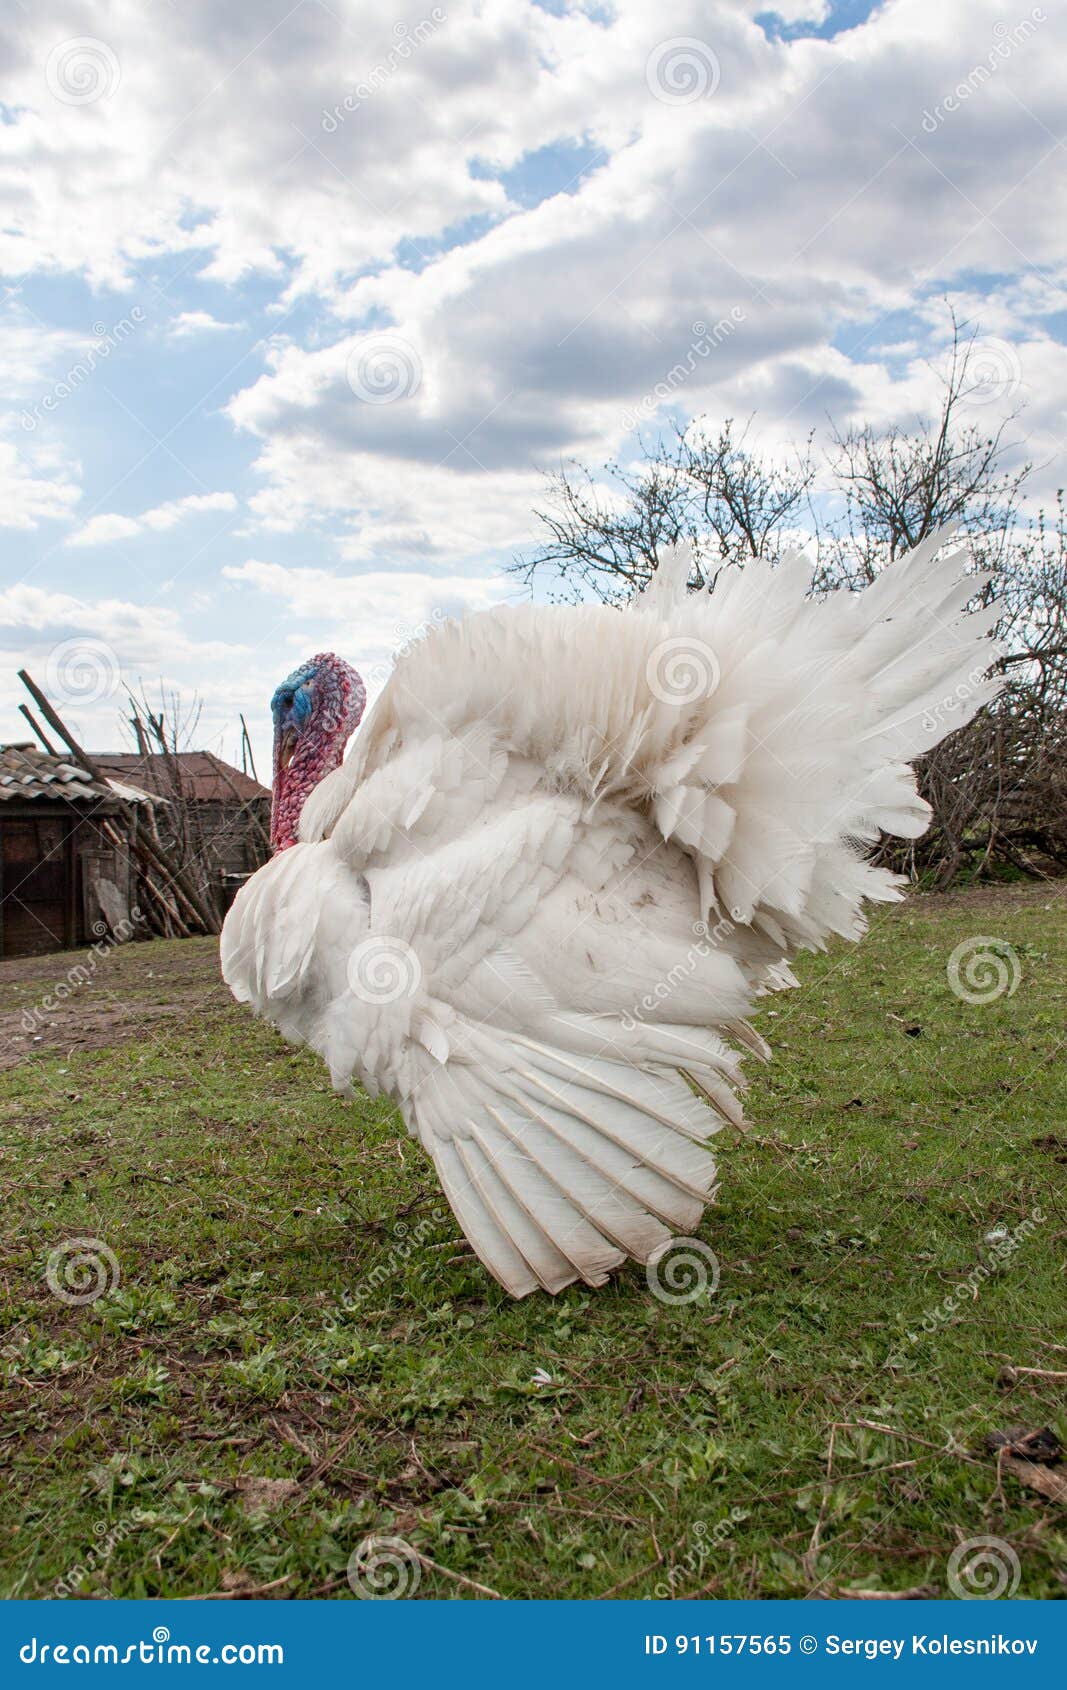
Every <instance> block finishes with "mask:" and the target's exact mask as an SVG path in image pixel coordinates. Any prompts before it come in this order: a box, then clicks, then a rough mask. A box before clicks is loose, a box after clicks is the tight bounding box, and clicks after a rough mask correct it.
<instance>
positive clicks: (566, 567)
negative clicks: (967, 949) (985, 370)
mask: <svg viewBox="0 0 1067 1690" xmlns="http://www.w3.org/2000/svg"><path fill="white" fill-rule="evenodd" d="M951 325H952V330H951V340H950V344H949V351H948V357H947V360H946V364H945V368H944V370H943V372H942V392H941V399H940V404H939V407H938V412H937V415H936V417H935V418H933V420H932V421H929V422H927V423H920V424H919V425H918V426H916V427H915V428H914V429H911V430H907V429H902V428H899V427H891V428H888V429H883V430H877V429H875V428H873V427H871V426H863V427H857V426H852V427H849V428H847V429H845V430H844V431H842V430H840V429H838V428H837V427H835V426H834V425H833V424H832V423H831V429H830V438H829V444H828V447H827V450H826V453H825V455H824V459H823V467H824V470H825V482H824V485H825V486H826V488H827V491H826V492H823V493H821V494H819V495H816V493H815V478H816V467H815V460H814V448H813V442H812V438H811V437H810V436H809V437H808V439H807V440H806V441H805V443H804V445H803V447H802V448H801V449H800V450H799V451H796V452H795V453H794V454H793V455H792V457H791V458H790V459H789V460H788V461H787V462H784V463H783V462H780V461H777V460H775V459H774V458H773V457H772V456H771V455H770V454H768V453H765V452H763V451H761V450H760V449H759V447H758V446H756V445H754V444H753V443H752V441H751V439H750V427H749V426H747V425H746V426H745V427H744V428H742V429H740V430H738V429H736V428H735V425H734V423H733V421H732V420H730V419H727V421H725V422H724V423H723V424H722V425H721V427H719V428H718V429H717V430H709V428H708V427H707V425H706V424H705V423H703V422H698V423H696V424H694V425H692V426H691V427H690V428H689V429H686V430H681V429H677V428H676V429H675V432H674V435H673V437H671V438H668V439H666V440H664V439H663V438H660V439H659V440H657V442H656V443H655V445H654V446H652V447H651V448H648V447H646V448H645V461H644V462H643V463H642V464H641V465H640V467H639V468H637V469H623V468H620V466H619V465H617V464H612V465H608V466H607V469H608V474H609V477H610V479H609V481H608V483H607V484H606V486H605V485H604V484H601V483H599V482H598V481H597V480H595V479H594V477H593V476H592V475H591V474H590V473H589V472H588V471H587V470H586V469H584V468H582V466H580V465H577V464H571V465H565V466H563V467H561V469H560V470H559V472H558V473H557V474H556V475H555V476H553V477H552V478H551V480H550V499H549V502H548V504H547V505H546V507H545V508H544V509H542V510H540V511H538V512H537V513H536V514H537V515H538V517H539V518H540V520H541V521H542V522H543V524H544V525H545V527H546V529H547V530H548V540H547V542H546V543H544V544H543V545H542V546H541V547H539V548H538V549H537V550H535V551H534V552H533V553H532V554H531V555H530V556H528V557H526V558H525V559H522V560H521V561H519V562H518V563H516V565H515V568H516V570H517V571H518V572H520V573H521V574H523V575H524V576H525V578H526V579H527V580H528V581H531V582H532V581H534V580H541V579H543V578H544V577H545V576H546V575H548V576H549V578H550V581H551V588H552V591H553V593H554V595H555V596H558V597H561V598H565V599H571V600H574V599H581V598H584V597H587V596H589V595H590V594H592V595H593V596H595V597H597V598H599V599H601V600H603V601H605V602H607V603H611V604H619V603H622V602H624V601H625V600H626V599H628V598H629V597H630V596H631V594H632V593H633V592H634V591H635V590H637V589H638V588H640V587H641V586H643V585H644V584H645V582H646V581H647V580H648V579H649V577H650V576H651V574H652V573H653V571H654V570H655V568H656V566H657V563H658V559H659V554H660V551H661V550H662V548H663V546H664V545H666V544H669V543H671V542H672V541H675V540H677V539H680V538H687V539H690V540H691V541H692V542H693V545H694V549H695V552H696V555H697V558H698V560H699V564H700V570H701V573H702V574H703V576H704V577H705V578H711V577H712V576H713V575H714V574H715V573H716V572H717V571H718V569H720V568H722V567H724V566H738V567H743V566H744V564H745V563H746V562H747V561H749V560H750V559H752V558H769V559H770V560H771V561H772V562H773V561H775V560H776V559H777V558H778V556H779V555H780V554H781V553H782V551H784V550H785V549H786V548H787V547H788V545H789V544H790V543H791V542H794V543H795V541H796V540H797V539H798V538H799V537H803V538H804V539H806V540H807V541H808V542H809V543H810V544H812V545H813V547H814V550H815V556H816V569H815V578H814V582H813V591H815V592H816V593H821V592H824V591H827V590H830V589H833V588H836V587H845V588H851V589H856V588H860V587H863V586H865V585H866V584H867V583H869V582H870V581H871V580H873V579H874V578H875V576H876V575H877V574H878V573H879V572H880V570H881V569H882V568H884V567H885V565H886V564H887V563H888V562H890V561H891V559H892V558H894V557H895V556H896V555H897V554H898V553H899V552H901V551H906V550H908V549H910V548H911V547H912V546H915V545H917V544H919V543H920V542H921V541H922V540H924V539H925V538H926V537H927V536H928V535H930V534H932V533H933V532H935V531H936V530H937V529H939V528H942V527H945V526H949V525H952V526H955V527H956V528H957V529H958V530H959V531H960V532H962V534H963V535H964V536H966V538H967V540H968V543H969V545H970V548H971V550H972V553H973V554H974V557H975V562H976V567H977V568H979V569H981V570H983V571H987V572H988V573H989V575H990V576H991V580H990V581H989V582H988V583H987V584H985V585H981V584H980V583H977V582H976V592H980V593H981V596H982V598H983V599H985V600H986V601H992V600H993V599H996V600H997V602H998V603H999V605H1000V606H1001V616H1000V619H999V622H998V625H997V628H996V630H995V632H996V637H997V649H998V651H999V653H1000V655H999V657H998V659H997V662H998V664H999V667H1000V668H1001V670H1002V672H1003V675H1004V678H1005V687H1004V691H1003V693H1002V694H1001V696H1000V698H999V699H998V700H997V701H996V702H995V704H994V705H993V706H992V707H991V708H990V709H988V710H984V711H982V712H981V714H980V715H979V716H978V717H977V718H976V719H975V720H974V721H973V722H972V723H971V724H970V725H969V726H968V727H967V728H965V729H963V730H961V731H960V732H959V733H956V734H953V735H951V736H950V737H949V738H948V739H947V740H944V741H943V742H942V743H941V745H939V746H938V747H937V748H936V750H935V751H934V752H932V753H931V754H930V755H929V756H928V757H926V758H924V759H922V760H921V762H920V764H919V778H920V787H921V790H922V791H923V794H924V796H925V797H926V798H927V800H928V801H929V802H930V804H931V805H932V807H933V811H934V819H933V825H932V826H931V828H930V831H929V832H928V834H927V835H926V836H925V837H924V839H922V840H920V841H918V842H917V843H916V844H915V845H914V846H908V847H902V846H899V845H897V844H896V843H894V842H892V841H887V842H886V844H885V846H884V848H883V853H882V854H883V858H884V860H886V861H888V862H891V863H892V864H893V865H894V866H895V867H899V868H904V869H906V870H909V871H910V872H911V873H913V874H914V875H920V874H921V875H925V876H927V877H928V878H930V879H932V880H934V881H935V882H936V883H938V884H947V883H948V882H949V881H951V880H952V879H954V878H955V877H957V876H959V875H961V874H973V873H979V872H987V871H990V870H991V869H994V868H998V867H999V868H1010V869H1013V870H1015V871H1018V870H1024V871H1026V872H1029V873H1035V872H1036V873H1040V872H1044V871H1045V869H1046V868H1048V867H1050V866H1052V867H1055V868H1057V869H1062V868H1063V867H1065V866H1067V511H1065V507H1064V501H1063V496H1062V494H1061V495H1060V496H1059V497H1058V499H1057V505H1056V510H1055V512H1054V513H1052V514H1051V515H1047V514H1046V513H1044V512H1042V513H1040V514H1039V515H1038V516H1037V517H1036V519H1032V520H1025V519H1024V517H1023V515H1022V509H1023V501H1024V495H1025V493H1026V489H1027V486H1028V481H1029V478H1030V475H1031V473H1032V467H1031V465H1030V464H1028V463H1024V464H1021V465H1019V464H1016V463H1013V462H1012V459H1013V456H1014V451H1013V447H1012V443H1011V442H1010V441H1009V439H1008V435H1009V432H1010V430H1011V427H1012V424H1013V422H1014V417H1008V418H1007V419H1006V420H1005V422H1003V423H1002V424H1000V425H999V426H997V427H995V428H993V429H991V430H982V429H980V428H979V427H978V426H977V425H976V424H975V422H974V421H973V420H972V418H973V409H972V407H971V405H970V402H971V401H972V400H973V399H974V397H975V396H976V392H977V390H978V387H979V379H978V376H977V375H976V373H975V347H976V340H977V331H975V330H971V329H968V328H967V326H966V325H962V326H961V325H960V324H959V323H958V321H957V320H956V318H955V316H954V315H953V316H952V318H951Z"/></svg>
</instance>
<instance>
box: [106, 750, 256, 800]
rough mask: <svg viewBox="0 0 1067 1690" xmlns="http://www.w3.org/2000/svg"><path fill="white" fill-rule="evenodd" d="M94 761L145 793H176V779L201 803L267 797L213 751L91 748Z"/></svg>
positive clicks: (166, 795) (248, 777) (185, 793)
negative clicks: (141, 788)
mask: <svg viewBox="0 0 1067 1690" xmlns="http://www.w3.org/2000/svg"><path fill="white" fill-rule="evenodd" d="M93 762H94V763H96V764H97V765H98V767H100V768H101V769H103V770H104V772H105V774H107V775H110V776H112V777H113V778H115V779H118V780H132V781H135V782H136V783H137V785H138V786H141V787H143V788H144V789H145V790H146V791H147V792H154V793H158V794H159V795H160V796H161V797H164V798H173V797H175V796H176V790H175V787H176V778H177V785H178V790H180V792H181V793H182V795H183V796H185V797H186V798H192V799H195V800H198V801H199V802H202V803H219V804H234V803H238V804H247V803H248V802H249V801H250V800H251V799H253V798H266V799H269V798H270V788H269V787H267V786H261V785H260V783H259V781H258V780H253V779H252V777H251V775H246V774H242V772H241V770H240V769H235V768H234V766H233V764H232V763H226V762H224V761H223V759H222V758H221V757H216V756H215V753H214V752H213V751H179V752H176V753H172V754H169V755H167V756H166V757H164V756H163V754H162V752H158V751H153V752H150V753H149V754H148V755H147V756H142V755H141V754H140V753H139V752H131V751H94V752H93ZM175 765H176V766H177V767H176V769H175Z"/></svg>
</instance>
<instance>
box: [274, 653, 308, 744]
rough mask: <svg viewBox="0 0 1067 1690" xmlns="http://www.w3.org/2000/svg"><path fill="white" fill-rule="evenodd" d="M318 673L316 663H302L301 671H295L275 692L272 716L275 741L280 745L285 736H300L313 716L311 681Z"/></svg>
mask: <svg viewBox="0 0 1067 1690" xmlns="http://www.w3.org/2000/svg"><path fill="white" fill-rule="evenodd" d="M316 672H317V666H316V665H315V664H314V663H302V664H301V665H300V668H299V669H294V670H293V672H292V674H291V675H290V676H289V677H288V679H287V680H284V681H283V682H282V684H281V686H280V687H278V688H277V690H276V691H275V694H274V697H273V698H272V699H271V701H270V709H271V715H272V716H273V718H274V735H275V741H276V742H277V743H280V742H281V740H282V738H283V736H286V735H287V734H289V733H291V734H293V735H296V734H299V732H300V730H301V728H302V727H303V726H304V723H305V722H306V721H307V719H308V717H309V716H310V715H311V704H312V700H311V685H310V683H311V681H312V680H313V679H314V677H315V674H316Z"/></svg>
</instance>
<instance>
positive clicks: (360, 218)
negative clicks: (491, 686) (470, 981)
mask: <svg viewBox="0 0 1067 1690" xmlns="http://www.w3.org/2000/svg"><path fill="white" fill-rule="evenodd" d="M4 28H5V32H6V34H5V39H4V60H5V78H4V88H5V96H4V104H3V106H2V107H0V117H2V122H0V194H2V196H3V198H4V201H5V206H4V216H3V219H2V220H0V272H2V292H0V338H2V346H3V352H4V355H5V356H4V368H5V370H6V372H7V375H8V381H7V383H6V389H7V391H6V393H5V395H4V402H3V405H2V407H0V525H2V526H3V527H4V529H5V533H4V546H3V553H2V557H3V563H2V570H0V651H2V656H3V667H2V672H0V734H2V735H3V737H5V738H13V737H14V738H20V737H23V735H24V731H25V730H24V725H23V724H22V721H21V718H20V717H19V716H18V715H17V713H16V705H17V702H18V699H19V697H20V696H21V693H20V689H19V687H18V685H17V682H16V681H15V678H14V674H15V670H16V669H17V668H18V666H19V664H20V663H27V664H28V665H29V667H30V668H31V670H33V672H34V673H35V674H36V675H37V676H38V678H39V679H41V680H45V679H46V678H47V680H48V682H49V685H50V686H51V688H52V690H53V691H54V692H55V694H56V697H57V700H58V701H59V702H60V704H61V706H62V708H63V710H64V711H65V713H66V714H67V715H68V716H69V718H70V720H71V722H72V723H73V724H75V725H77V727H78V728H79V730H80V731H81V732H82V734H83V735H84V736H85V738H86V740H87V741H88V742H89V743H90V744H92V745H93V746H95V747H96V748H97V749H103V748H105V747H113V746H116V745H118V744H121V743H122V735H121V732H120V728H119V718H120V715H121V704H122V688H123V686H124V685H130V686H133V687H137V686H138V685H139V684H140V683H142V682H144V683H147V684H148V685H149V686H154V685H155V684H156V683H157V682H158V681H159V680H160V679H162V681H163V682H164V684H165V685H167V686H168V687H177V688H180V689H181V690H182V692H183V693H184V694H185V695H187V696H191V695H192V693H193V692H198V693H199V694H200V695H201V697H202V699H203V705H204V711H203V718H202V728H201V733H200V738H201V740H202V742H203V743H205V744H209V745H211V746H212V747H214V748H215V749H217V750H220V751H221V752H222V753H223V754H224V755H230V756H233V755H234V752H235V747H236V743H237V713H238V711H240V710H244V711H245V712H246V714H248V716H249V718H250V721H251V723H252V724H253V726H254V730H255V733H256V738H257V743H258V745H259V747H260V749H261V751H262V750H263V748H264V747H265V743H266V731H267V728H266V723H267V714H266V709H267V701H268V699H269V696H270V693H271V691H272V689H273V686H274V684H275V682H276V681H277V679H278V678H280V677H281V676H282V675H284V674H285V673H286V672H287V671H288V670H289V669H290V668H291V667H292V666H293V664H294V662H296V661H298V660H299V659H301V658H302V657H304V656H305V655H307V654H309V653H310V652H312V651H315V650H319V649H323V648H324V647H332V648H334V649H337V650H339V651H341V652H342V653H343V654H344V655H345V656H347V657H348V658H350V659H351V660H352V661H354V662H355V663H356V664H357V665H358V666H361V667H363V668H364V669H366V670H367V671H368V674H369V676H370V680H371V689H372V691H373V690H375V689H376V688H377V686H379V685H380V684H381V680H382V678H383V677H384V675H385V673H387V669H388V663H389V658H390V654H391V652H393V651H394V650H395V649H396V648H397V647H398V646H399V645H401V644H403V643H404V642H405V641H406V640H407V639H410V638H411V637H413V635H414V634H416V633H417V632H418V630H419V629H420V628H422V627H424V626H425V625H426V624H427V623H428V622H430V621H432V620H433V619H434V618H435V617H438V616H440V615H442V614H446V613H452V612H455V611H457V610H460V609H462V608H464V607H468V606H469V607H474V608H477V607H479V606H482V605H485V604H489V603H494V602H497V601H498V600H499V599H501V598H502V597H514V596H517V595H518V592H519V589H518V587H517V585H516V583H515V582H514V580H513V579H509V578H508V577H506V576H505V574H504V573H503V572H504V569H505V567H506V565H507V563H508V561H509V559H511V558H513V557H514V556H515V555H516V553H518V552H522V551H523V550H525V549H527V548H529V546H530V545H531V544H532V543H533V542H534V540H535V538H536V534H537V526H536V523H535V521H534V518H533V516H532V509H533V507H534V506H535V505H536V504H537V503H538V502H540V500H541V497H542V488H543V482H544V475H545V472H546V471H550V470H551V469H552V468H553V467H555V466H556V465H558V464H559V462H560V460H561V459H563V458H567V457H570V456H572V455H573V456H577V457H579V458H581V459H582V460H584V461H587V462H589V463H590V464H591V465H593V466H598V465H601V464H603V463H604V462H605V461H607V460H608V459H610V458H619V459H621V460H622V461H623V462H625V461H627V460H628V459H630V458H632V457H633V456H634V454H635V453H636V451H637V449H638V428H637V425H636V424H635V420H634V419H635V418H639V419H640V427H641V429H642V430H643V431H644V433H645V434H646V435H647V434H648V432H649V430H650V429H651V430H653V431H654V430H655V428H656V427H657V425H659V424H663V423H666V422H668V421H670V420H672V419H677V420H681V421H683V422H686V421H688V420H689V419H690V418H692V417H696V416H700V415H702V414H706V415H708V416H709V417H711V418H712V419H719V418H721V417H724V416H727V415H733V416H746V417H747V416H749V415H754V419H755V420H754V424H753V429H754V433H755V434H756V436H757V437H758V438H760V439H761V440H763V441H764V442H766V443H767V444H768V445H769V446H771V447H773V448H777V447H784V446H786V445H787V444H788V442H789V441H790V440H792V439H797V438H801V437H802V436H803V435H804V434H806V432H807V430H808V429H809V428H810V427H815V428H816V429H821V428H824V427H825V421H826V413H827V411H828V410H832V411H833V413H834V415H835V418H836V419H837V420H838V421H842V422H848V421H850V420H865V419H869V420H871V421H873V422H875V423H885V422H891V421H905V422H908V421H911V420H913V419H914V418H916V417H917V416H921V415H923V414H924V413H927V412H928V411H929V410H930V408H931V407H932V406H933V405H934V404H935V403H936V398H937V380H938V375H937V371H938V367H939V362H940V360H941V359H942V358H943V354H944V347H945V341H946V334H947V328H948V313H947V307H946V300H950V301H951V302H952V303H953V305H954V306H955V308H956V309H957V311H958V313H959V314H960V315H961V316H963V317H964V318H965V319H966V320H967V321H969V322H971V323H973V324H974V325H975V326H976V328H977V329H978V332H979V335H980V344H981V351H982V355H983V361H984V367H985V368H986V369H987V370H988V371H989V372H990V376H989V380H988V381H987V382H986V383H985V385H984V387H983V389H982V390H981V391H980V392H979V393H978V394H977V395H976V399H975V403H976V404H977V405H980V406H981V407H982V413H981V414H982V417H983V420H984V419H985V418H987V417H988V418H989V420H990V421H993V420H994V419H995V418H997V417H998V416H999V415H1000V414H1004V413H1006V412H1007V411H1009V410H1014V409H1016V408H1017V407H1018V406H1019V405H1020V404H1021V405H1023V406H1024V407H1025V409H1024V411H1023V415H1022V418H1021V420H1020V422H1019V424H1018V425H1017V429H1016V433H1017V434H1018V437H1019V451H1020V452H1022V451H1024V450H1026V451H1028V452H1029V453H1030V455H1032V456H1034V457H1035V458H1036V460H1037V462H1038V464H1039V466H1040V467H1039V473H1038V477H1037V489H1038V491H1039V492H1043V493H1045V494H1047V493H1048V492H1050V491H1051V490H1053V489H1054V488H1055V486H1056V485H1058V483H1059V480H1060V479H1062V470H1061V468H1060V464H1061V462H1062V439H1063V434H1064V423H1065V417H1064V399H1063V395H1064V393H1065V392H1067V351H1065V343H1067V335H1065V325H1067V296H1065V293H1064V285H1063V271H1064V254H1063V247H1064V240H1065V237H1064V233H1063V231H1064V229H1065V227H1067V220H1065V218H1064V215H1063V213H1064V205H1063V200H1064V197H1065V195H1064V183H1065V175H1064V152H1063V147H1062V142H1061V140H1060V136H1061V133H1062V122H1063V116H1062V97H1061V86H1060V77H1059V72H1058V66H1059V65H1060V64H1062V62H1063V54H1064V51H1065V48H1067V42H1065V41H1064V39H1063V37H1064V35H1065V34H1067V15H1064V14H1063V13H1062V11H1061V10H1058V9H1055V8H1052V7H1051V6H1048V7H1047V10H1046V9H1044V8H1042V7H1041V6H1037V7H1026V6H1023V5H1020V7H1019V8H1018V11H1017V12H1016V11H1012V10H1011V9H1006V8H1005V7H1004V6H1003V3H1002V0H996V3H995V4H987V3H986V0H943V3H941V0H939V4H938V5H937V6H931V5H929V3H928V0H923V3H921V4H920V3H919V0H889V3H887V4H885V5H883V6H880V7H872V6H870V5H867V4H864V3H862V0H844V3H842V4H837V5H826V4H823V3H821V0H795V3H794V0H789V3H788V4H787V5H785V6H784V8H783V10H781V11H779V12H772V11H769V10H768V9H767V8H765V7H764V6H762V5H760V4H756V3H752V4H749V3H747V0H720V3H718V4H699V5H697V4H685V3H678V4H675V3H673V0H666V3H664V4H661V5H657V6H656V7H650V6H647V5H646V4H641V3H639V0H620V3H619V4H617V5H608V4H603V3H598V4H595V5H589V6H584V5H579V4H568V3H564V0H552V3H551V4H548V3H543V4H541V5H536V4H532V3H528V0H457V3H455V4H451V3H449V0H442V4H441V5H439V6H434V7H424V6H422V5H421V0H420V3H417V4H415V5H413V6H412V7H410V8H408V9H406V10H404V9H400V8H397V7H395V6H391V7H382V6H381V5H378V4H367V3H365V0H331V3H330V4H329V5H328V6H327V5H326V4H324V3H320V0H297V3H295V4H294V3H293V0H265V3H263V0H260V3H256V4H253V3H252V0H244V3H241V4H236V5H232V4H230V5H223V4H222V3H221V0H191V3H190V4H187V5H183V6H182V7H181V8H165V7H164V6H162V4H159V3H156V4H151V3H150V4H145V0H99V3H94V4H91V5H90V4H73V5H65V4H44V5H41V6H33V7H32V8H31V7H30V6H28V5H27V6H25V7H19V6H14V7H10V8H7V10H6V18H5V25H4ZM716 324H725V325H726V327H725V328H723V329H722V330H721V331H720V332H719V333H718V334H711V333H710V331H711V330H712V329H713V328H714V326H715V325H716ZM679 371H681V374H680V375H679V373H678V372H679ZM672 372H673V373H672ZM1024 435H1025V437H1026V439H1025V441H1024V439H1023V436H1024Z"/></svg>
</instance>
